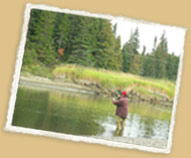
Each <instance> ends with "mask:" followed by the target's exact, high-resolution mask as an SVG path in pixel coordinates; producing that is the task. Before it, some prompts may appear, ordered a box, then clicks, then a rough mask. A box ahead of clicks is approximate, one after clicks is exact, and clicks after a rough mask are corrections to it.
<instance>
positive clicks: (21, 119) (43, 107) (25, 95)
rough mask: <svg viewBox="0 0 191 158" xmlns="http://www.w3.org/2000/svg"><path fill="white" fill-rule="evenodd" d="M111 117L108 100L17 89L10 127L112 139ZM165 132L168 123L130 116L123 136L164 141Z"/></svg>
mask: <svg viewBox="0 0 191 158" xmlns="http://www.w3.org/2000/svg"><path fill="white" fill-rule="evenodd" d="M131 106H133V105H131ZM114 114H115V106H114V105H112V103H111V99H107V98H103V97H96V96H93V95H84V94H83V95H82V94H77V93H61V92H49V91H40V90H34V89H27V88H19V90H18V93H17V100H16V106H15V112H14V116H13V123H12V124H13V125H15V126H21V127H27V128H34V129H42V130H46V131H54V132H59V133H66V134H73V135H86V136H100V137H113V136H114V134H115V130H116V117H115V115H114ZM168 131H169V121H160V120H155V119H151V118H146V117H141V116H140V115H137V114H132V113H129V114H128V117H127V119H126V121H125V128H124V131H123V134H122V136H123V137H131V138H157V139H167V138H168Z"/></svg>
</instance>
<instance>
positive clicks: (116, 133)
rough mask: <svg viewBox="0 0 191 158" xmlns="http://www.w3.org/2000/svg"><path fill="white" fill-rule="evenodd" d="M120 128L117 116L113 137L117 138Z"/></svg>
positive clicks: (119, 120)
mask: <svg viewBox="0 0 191 158" xmlns="http://www.w3.org/2000/svg"><path fill="white" fill-rule="evenodd" d="M120 126H121V118H120V117H119V116H116V130H115V133H114V136H119V131H120Z"/></svg>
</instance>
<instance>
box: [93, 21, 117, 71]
mask: <svg viewBox="0 0 191 158" xmlns="http://www.w3.org/2000/svg"><path fill="white" fill-rule="evenodd" d="M97 42H98V43H97V46H98V50H97V51H96V53H95V60H96V64H95V66H96V67H98V68H105V69H116V66H115V65H116V62H117V61H115V60H114V58H113V57H114V56H115V52H114V44H115V37H114V35H113V32H112V28H111V23H110V22H109V21H107V20H102V21H101V24H100V31H99V33H98V41H97Z"/></svg>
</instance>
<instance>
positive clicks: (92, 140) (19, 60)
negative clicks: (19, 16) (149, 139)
mask: <svg viewBox="0 0 191 158" xmlns="http://www.w3.org/2000/svg"><path fill="white" fill-rule="evenodd" d="M32 9H40V10H47V11H53V12H58V13H59V12H60V13H68V14H75V15H82V16H89V17H95V18H96V17H97V18H103V19H108V20H112V19H114V18H115V19H118V20H128V21H132V22H135V23H146V24H151V25H155V26H157V25H161V24H157V23H152V22H147V21H144V20H135V19H131V18H127V17H121V16H118V17H117V16H115V17H113V16H111V15H104V14H97V13H89V12H86V11H73V10H69V9H61V8H57V7H52V6H47V5H44V4H31V3H27V4H26V7H25V12H24V23H23V26H22V34H21V41H20V44H19V48H18V51H17V60H16V64H15V72H14V75H13V81H12V87H11V95H10V100H9V108H8V114H7V122H6V125H5V127H4V130H5V131H9V132H18V133H24V134H33V135H40V136H48V137H53V138H59V139H64V140H72V141H77V142H79V141H80V142H87V143H96V144H102V145H107V146H111V147H119V148H129V149H138V150H142V151H148V152H153V153H166V154H168V153H170V152H171V148H172V138H173V131H174V126H175V114H176V108H177V103H178V98H179V91H180V85H181V77H182V67H183V57H184V44H185V36H186V31H187V29H186V28H183V27H176V26H170V25H161V26H169V27H175V28H177V29H181V30H182V31H184V42H183V46H182V52H180V60H179V67H178V75H177V80H176V89H175V97H174V101H173V109H172V116H171V122H170V130H169V135H168V142H167V148H166V149H159V148H153V147H146V146H141V145H134V144H126V143H120V142H114V141H108V140H102V139H97V138H90V137H83V136H75V135H69V134H63V133H56V132H49V131H43V130H37V129H31V128H24V127H17V126H13V125H12V119H13V113H14V108H15V101H16V94H17V90H18V83H19V77H20V71H21V66H22V59H23V56H24V48H25V43H26V38H27V31H28V24H29V20H30V12H31V10H32Z"/></svg>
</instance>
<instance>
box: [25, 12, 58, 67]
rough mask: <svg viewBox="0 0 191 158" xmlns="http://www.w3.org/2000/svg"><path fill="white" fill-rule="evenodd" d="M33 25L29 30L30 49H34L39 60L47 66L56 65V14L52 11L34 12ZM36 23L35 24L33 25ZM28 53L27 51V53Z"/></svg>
mask: <svg viewBox="0 0 191 158" xmlns="http://www.w3.org/2000/svg"><path fill="white" fill-rule="evenodd" d="M32 15H33V17H34V18H33V19H32V21H31V22H32V23H31V25H30V28H31V29H29V30H30V31H29V36H28V40H29V41H30V42H31V43H30V44H27V47H28V49H30V48H31V47H33V51H34V50H35V52H36V54H37V60H38V61H39V62H42V63H44V64H45V65H46V66H48V65H52V64H55V57H56V53H55V49H54V41H53V38H52V37H53V31H54V21H55V16H56V13H54V12H50V11H41V10H32ZM33 22H35V24H34V23H33ZM26 52H27V51H26Z"/></svg>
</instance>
